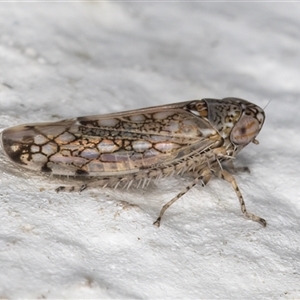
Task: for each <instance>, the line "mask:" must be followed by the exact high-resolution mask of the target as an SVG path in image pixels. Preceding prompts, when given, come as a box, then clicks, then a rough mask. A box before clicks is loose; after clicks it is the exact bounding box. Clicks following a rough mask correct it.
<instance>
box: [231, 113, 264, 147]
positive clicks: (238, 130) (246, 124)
mask: <svg viewBox="0 0 300 300" xmlns="http://www.w3.org/2000/svg"><path fill="white" fill-rule="evenodd" d="M258 132H259V122H258V121H257V120H256V119H255V118H253V117H251V116H247V115H244V116H242V117H241V119H240V120H239V121H238V122H237V124H236V125H235V126H234V127H233V129H232V131H231V136H230V138H231V141H232V142H233V143H235V144H237V145H247V144H249V143H250V142H252V140H253V139H254V138H255V137H256V135H257V134H258Z"/></svg>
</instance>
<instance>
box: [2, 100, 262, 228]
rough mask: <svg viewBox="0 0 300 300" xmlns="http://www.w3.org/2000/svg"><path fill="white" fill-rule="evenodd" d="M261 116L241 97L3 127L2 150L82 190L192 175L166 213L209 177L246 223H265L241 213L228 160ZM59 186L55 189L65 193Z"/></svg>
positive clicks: (259, 125) (252, 135) (252, 137)
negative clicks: (227, 189)
mask: <svg viewBox="0 0 300 300" xmlns="http://www.w3.org/2000/svg"><path fill="white" fill-rule="evenodd" d="M264 120H265V114H264V111H263V110H262V109H261V108H260V107H258V106H257V105H255V104H252V103H250V102H248V101H246V100H243V99H239V98H224V99H222V100H217V99H202V100H194V101H186V102H181V103H174V104H168V105H162V106H154V107H149V108H143V109H138V110H131V111H126V112H120V113H112V114H106V115H95V116H88V117H78V118H74V119H66V120H62V121H58V122H50V123H36V124H25V125H19V126H15V127H11V128H8V129H5V130H4V131H3V132H2V145H3V148H4V150H5V152H6V154H7V155H8V157H9V158H10V159H11V160H12V161H13V162H15V163H16V164H18V165H20V166H22V167H25V168H27V169H30V170H34V171H41V172H48V173H51V174H54V175H66V176H80V177H85V178H88V179H89V180H88V181H87V183H85V184H83V185H81V186H78V187H72V188H70V189H69V190H70V191H83V190H84V189H86V188H88V187H96V186H101V187H106V186H111V187H117V186H119V185H120V186H123V187H125V188H129V187H130V186H131V185H132V183H135V185H136V187H145V186H146V185H148V184H149V182H150V181H151V180H155V181H159V180H160V179H161V178H164V177H168V176H172V175H176V174H179V175H182V174H184V173H190V174H192V175H193V177H194V178H193V180H192V181H191V182H190V184H189V185H188V186H186V187H185V188H184V189H183V190H182V191H181V192H180V193H179V194H178V195H177V196H175V197H174V198H173V199H172V200H171V201H169V202H167V203H166V204H165V205H164V206H163V207H162V209H161V211H160V214H159V216H158V218H157V220H156V221H155V222H154V225H156V226H160V221H161V218H162V216H163V215H164V213H165V211H166V210H167V209H168V208H169V207H170V206H171V205H172V204H173V203H174V202H175V201H177V200H178V199H179V198H180V197H181V196H183V195H184V194H185V193H186V192H187V191H188V190H190V189H191V188H192V187H193V186H195V185H196V184H197V183H199V182H200V183H201V184H202V185H203V186H205V185H206V184H207V183H208V182H209V181H210V179H211V178H212V177H213V176H215V177H219V178H222V179H224V180H225V181H227V182H229V183H230V184H231V185H232V187H233V189H234V191H235V192H236V195H237V197H238V199H239V202H240V207H241V211H242V213H243V214H244V216H245V217H246V218H247V219H251V220H253V221H256V222H258V223H260V224H261V225H262V226H266V224H267V223H266V221H265V220H264V219H262V218H260V217H258V216H256V215H254V214H251V213H249V212H247V210H246V206H245V202H244V199H243V196H242V194H241V192H240V190H239V188H238V185H237V182H236V180H235V178H234V176H233V175H232V174H231V173H230V172H229V171H228V170H230V169H232V168H233V166H232V165H231V164H232V160H233V159H234V158H235V156H236V155H237V153H239V152H240V151H241V150H242V149H243V148H244V147H245V146H246V145H248V144H249V143H250V142H253V143H254V144H258V141H257V140H256V136H257V135H258V133H259V132H260V130H261V128H262V126H263V123H264ZM66 189H67V188H66V187H59V188H58V189H57V191H62V190H66Z"/></svg>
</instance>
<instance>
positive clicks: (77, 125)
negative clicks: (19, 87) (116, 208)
mask: <svg viewBox="0 0 300 300" xmlns="http://www.w3.org/2000/svg"><path fill="white" fill-rule="evenodd" d="M185 104H186V103H179V104H173V105H172V104H171V105H167V106H162V107H152V108H148V109H141V110H136V111H129V112H124V113H116V114H110V115H100V116H91V117H80V118H77V119H72V120H64V121H60V122H54V123H44V124H31V125H23V126H17V127H13V128H9V129H6V130H5V131H4V132H3V134H2V142H3V146H4V149H5V151H6V153H7V154H8V155H9V156H10V157H11V159H13V160H14V161H15V162H17V163H20V164H22V165H23V166H25V167H28V168H29V169H33V170H42V171H48V172H52V173H53V174H58V175H89V176H100V177H105V176H113V175H116V174H117V175H124V174H130V173H137V172H139V171H140V170H142V169H143V170H145V169H151V168H155V167H157V166H159V165H162V164H164V165H166V164H172V162H174V161H177V160H180V159H182V158H186V157H188V156H189V155H190V154H191V153H192V152H195V151H198V152H201V151H204V150H205V149H207V148H209V147H210V146H211V145H212V144H213V143H214V140H213V139H211V138H210V137H211V136H212V135H213V134H215V131H214V129H213V128H212V127H211V125H210V124H209V123H208V121H207V120H206V119H204V118H201V117H199V116H197V115H194V114H193V113H191V112H189V111H188V110H186V108H185Z"/></svg>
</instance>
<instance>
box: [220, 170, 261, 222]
mask: <svg viewBox="0 0 300 300" xmlns="http://www.w3.org/2000/svg"><path fill="white" fill-rule="evenodd" d="M215 175H216V176H217V177H219V178H221V179H224V180H226V181H227V182H229V183H230V184H231V185H232V187H233V189H234V191H235V193H236V195H237V196H238V198H239V201H240V205H241V211H242V213H243V214H244V216H245V217H246V218H247V219H250V220H252V221H255V222H258V223H259V224H261V225H262V226H263V227H266V226H267V222H266V220H265V219H263V218H261V217H258V216H256V215H254V214H251V213H248V212H247V209H246V205H245V201H244V199H243V196H242V193H241V192H240V189H239V187H238V185H237V182H236V180H235V178H234V177H233V176H232V175H231V174H230V173H228V172H227V171H225V170H223V169H219V170H217V171H216V172H215Z"/></svg>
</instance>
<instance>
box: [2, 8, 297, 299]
mask: <svg viewBox="0 0 300 300" xmlns="http://www.w3.org/2000/svg"><path fill="white" fill-rule="evenodd" d="M299 13H300V4H299V3H214V4H212V3H137V2H136V3H124V4H122V3H112V2H110V3H109V2H101V3H84V2H81V3H64V4H58V3H1V4H0V127H1V128H5V127H9V126H13V125H16V124H20V123H28V122H37V121H47V120H49V121H53V120H57V119H60V118H67V117H73V116H79V115H88V114H101V113H107V112H113V111H119V110H127V109H134V108H138V107H143V106H152V105H158V104H163V103H172V102H177V101H184V100H188V99H201V98H204V97H214V98H223V97H226V96H235V97H241V98H245V99H248V100H250V101H252V102H254V103H256V104H258V105H260V106H262V107H265V106H266V105H267V104H268V102H269V101H271V102H270V103H269V104H268V106H267V107H266V115H267V121H266V123H265V125H264V128H263V130H262V132H261V134H260V135H259V137H258V139H259V141H260V145H259V146H255V145H250V146H248V147H247V148H246V149H245V150H244V151H243V152H242V153H241V154H240V155H239V156H238V159H237V163H238V165H248V166H249V167H250V169H251V171H252V172H251V174H238V175H237V176H236V177H237V180H238V183H239V185H240V188H241V190H242V192H243V195H244V197H245V200H246V204H247V205H248V209H249V211H251V212H253V213H256V214H258V215H260V216H262V217H264V218H266V220H267V221H268V227H267V228H261V227H260V225H259V224H256V223H254V222H251V221H247V220H245V219H244V218H243V217H242V215H241V213H240V211H239V204H238V200H237V199H236V196H235V194H234V192H233V191H232V189H231V187H230V186H229V185H228V184H226V183H225V182H222V181H219V180H214V181H212V182H211V183H210V184H209V185H208V187H206V188H205V189H203V188H201V187H200V186H197V187H195V188H194V189H193V190H192V191H190V192H189V193H188V194H187V195H186V196H185V197H184V198H183V199H181V200H180V201H178V203H176V204H174V206H172V207H171V208H170V209H169V210H168V211H167V213H166V215H165V218H164V219H163V222H162V226H161V228H159V229H157V228H156V227H154V226H152V222H153V221H154V220H155V218H156V216H157V214H158V212H159V210H160V208H161V206H162V204H163V203H165V202H166V201H168V200H170V199H171V198H172V197H173V196H174V195H175V194H176V193H177V192H178V191H180V189H181V187H182V186H184V184H186V183H187V180H188V179H186V178H182V179H166V180H163V181H162V182H161V183H160V184H159V185H158V186H154V185H152V186H149V187H148V188H147V189H145V190H134V189H133V190H129V191H123V190H110V189H106V190H101V189H94V190H90V191H86V192H84V193H82V194H81V195H79V194H77V193H74V194H56V193H55V192H54V189H55V187H57V186H58V185H59V184H60V183H61V181H63V179H49V178H47V177H44V176H40V175H39V174H36V175H34V174H29V173H26V172H24V171H23V170H18V169H16V168H15V166H13V165H12V164H11V163H10V162H9V161H8V160H7V159H6V157H5V156H4V154H3V152H2V151H1V153H0V160H1V168H0V174H1V175H0V176H1V177H0V189H1V193H0V218H1V226H0V298H24V297H27V298H42V297H45V298H66V299H70V298H139V299H140V298H154V299H155V298H156V299H157V298H164V299H174V298H185V299H195V298H202V299H299V297H300V284H299V283H300V262H299V260H300V257H299V248H300V230H299V226H300V221H299V215H300V202H299V200H300V189H299V180H300V176H299V169H300V154H299V153H300V139H299V128H300V120H299V110H300V102H299V96H300V84H299V82H300V71H299V67H300V52H299V49H300V39H299V28H300V19H299ZM126 201H127V202H129V203H130V204H132V205H128V204H127V203H126Z"/></svg>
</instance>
